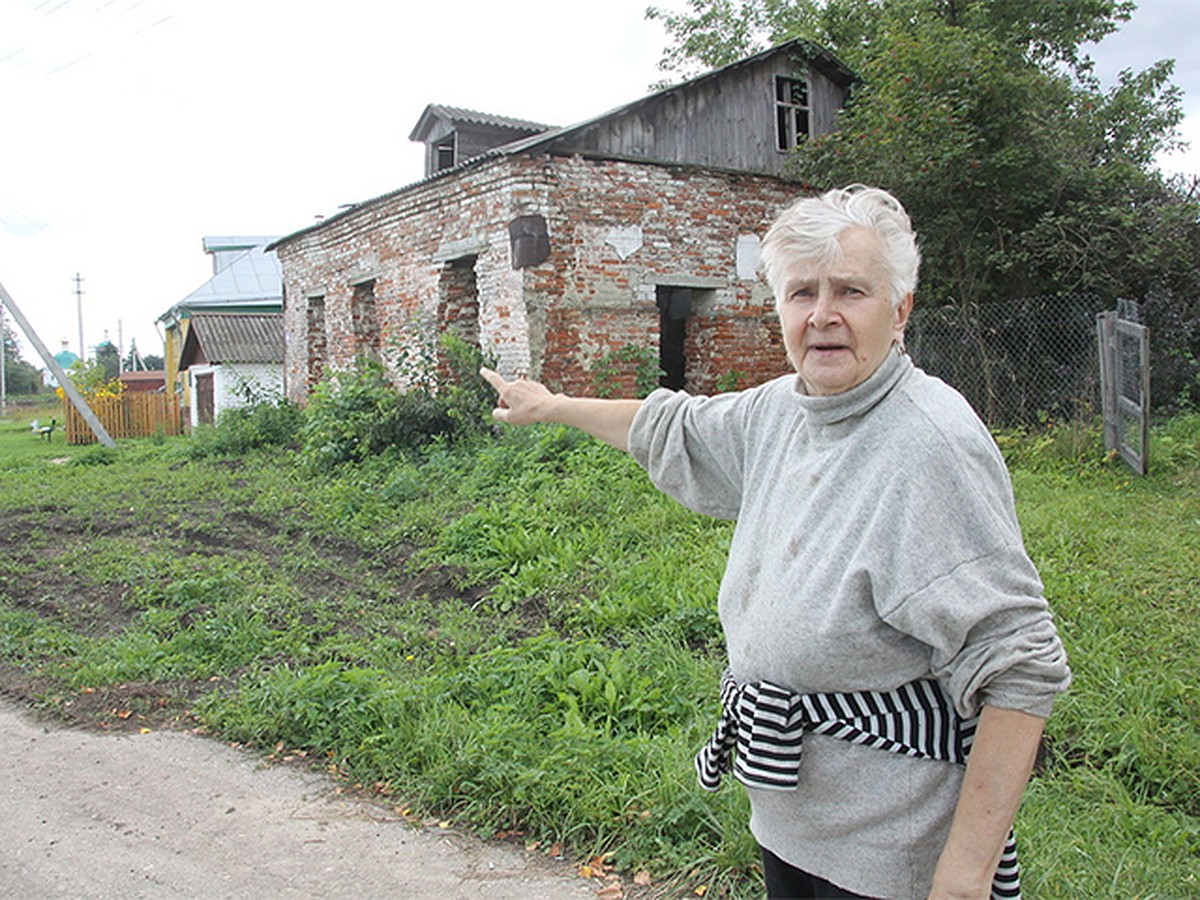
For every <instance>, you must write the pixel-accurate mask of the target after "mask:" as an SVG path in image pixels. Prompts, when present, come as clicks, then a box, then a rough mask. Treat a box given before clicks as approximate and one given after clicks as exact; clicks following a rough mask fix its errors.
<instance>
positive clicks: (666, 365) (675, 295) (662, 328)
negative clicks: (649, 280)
mask: <svg viewBox="0 0 1200 900" xmlns="http://www.w3.org/2000/svg"><path fill="white" fill-rule="evenodd" d="M693 294H694V291H693V290H692V288H686V287H670V286H668V285H660V286H659V287H658V289H657V290H656V291H655V295H656V296H655V300H656V302H657V303H658V366H659V368H660V369H662V373H663V374H662V376H661V377H660V378H659V380H658V383H659V384H660V385H662V386H663V387H665V388H670V389H671V390H673V391H679V390H683V387H684V385H685V384H686V383H687V354H686V353H685V350H684V346H685V343H686V340H687V320H688V316H690V315H691V314H692V301H693Z"/></svg>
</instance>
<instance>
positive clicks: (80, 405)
mask: <svg viewBox="0 0 1200 900" xmlns="http://www.w3.org/2000/svg"><path fill="white" fill-rule="evenodd" d="M0 304H2V305H4V306H7V307H8V311H9V312H10V313H12V317H13V318H14V319H16V320H17V324H18V325H20V326H21V330H22V331H24V332H25V337H27V338H29V342H30V343H31V344H33V349H34V350H36V351H37V352H38V355H39V356H41V357H42V362H44V363H45V364H46V368H47V369H49V370H50V371H51V372H53V373H54V377H55V378H57V379H58V386H59V387H61V388H62V389H63V392H64V393H65V394H66V395H67V399H68V400H70V401H71V404H72V405H73V406H74V407H75V408H76V409H77V410H79V414H80V415H81V416H83V420H84V421H85V422H87V423H88V425H89V427H91V429H92V434H94V435H96V439H97V440H99V441H100V443H102V444H103V445H104V446H105V447H109V448H114V449H115V448H116V446H117V442H116V441H114V440H113V439H112V436H111V435H109V433H108V430H107V429H106V428H105V427H104V423H103V422H101V421H100V419H99V418H98V417H97V416H96V414H95V413H94V412H93V411H92V408H91V407H90V406H88V403H87V400H85V399H84V397H83V394H81V393H79V388H77V387H75V383H74V382H73V381H71V377H70V376H69V375H68V374H67V373H66V372H65V371H63V367H62V366H60V365H59V364H58V360H56V359H55V358H54V357H53V356H51V355H50V351H49V350H47V349H46V345H45V344H43V343H42V339H41V338H40V337H38V335H37V332H36V331H34V330H33V326H32V325H30V324H29V320H28V319H26V318H25V315H24V313H22V312H21V310H20V309H18V308H17V303H16V301H15V300H13V298H12V297H11V296H9V293H8V291H6V290H5V289H4V285H3V284H0Z"/></svg>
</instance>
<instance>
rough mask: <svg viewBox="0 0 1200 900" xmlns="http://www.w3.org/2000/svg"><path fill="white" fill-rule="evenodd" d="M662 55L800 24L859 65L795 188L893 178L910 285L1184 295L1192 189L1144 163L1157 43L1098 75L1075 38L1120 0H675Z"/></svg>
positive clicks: (700, 58) (1165, 65)
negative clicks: (1114, 73) (682, 9)
mask: <svg viewBox="0 0 1200 900" xmlns="http://www.w3.org/2000/svg"><path fill="white" fill-rule="evenodd" d="M690 10H691V11H690V13H683V14H677V15H668V14H666V13H663V12H662V11H659V10H651V11H650V15H651V16H653V17H655V18H660V19H662V20H663V21H664V23H665V25H666V27H667V29H668V31H669V32H670V33H671V34H672V35H673V37H674V38H675V41H676V44H675V45H674V46H673V47H671V48H668V50H667V51H666V54H665V57H664V60H663V66H664V68H668V69H675V70H679V69H680V68H681V67H682V66H683V65H684V64H685V63H686V62H690V61H695V62H699V63H702V64H704V65H713V64H720V63H722V62H728V61H729V60H730V58H731V57H732V58H736V57H738V56H740V55H742V54H744V53H746V52H751V51H753V50H756V49H759V48H760V47H761V46H762V45H764V44H766V43H770V42H775V41H779V40H783V39H787V38H791V37H804V38H807V39H810V40H814V41H816V42H817V43H819V44H822V45H823V46H826V47H828V48H829V49H830V50H831V51H832V52H834V53H836V54H838V55H839V56H841V57H842V58H843V59H845V60H846V62H847V63H848V64H850V65H851V66H852V67H853V68H854V69H855V70H856V72H857V73H858V74H859V75H860V77H861V84H860V85H859V86H858V88H857V89H856V90H855V92H854V94H853V96H852V98H851V100H850V102H849V104H848V107H847V109H846V110H845V111H844V112H843V114H842V116H841V118H840V120H839V131H838V132H836V133H834V134H832V135H828V136H823V137H820V138H816V139H814V140H812V141H810V142H809V143H808V144H806V145H805V146H803V147H802V148H800V150H799V151H797V153H796V154H795V157H794V165H793V168H792V174H793V175H794V176H795V177H796V178H797V180H799V181H801V182H803V183H805V184H806V185H807V186H809V187H811V188H813V189H824V188H827V187H833V186H838V185H844V184H849V183H853V182H863V183H870V184H876V185H879V186H881V187H885V188H888V189H889V190H892V191H893V192H894V193H896V194H897V196H899V197H900V198H901V199H902V201H903V202H904V203H905V205H906V207H907V208H908V209H909V211H910V213H912V215H913V218H914V221H915V222H916V224H917V227H918V231H919V232H920V234H921V236H922V244H923V249H924V252H925V259H926V262H925V265H924V267H923V270H922V302H923V303H927V304H940V303H948V302H960V303H966V302H981V301H991V300H999V299H1005V298H1009V297H1015V296H1022V295H1029V294H1043V293H1053V292H1065V291H1078V290H1095V291H1101V292H1105V293H1109V294H1114V295H1121V296H1127V297H1131V298H1136V299H1141V298H1143V297H1144V296H1145V295H1146V293H1147V292H1148V291H1149V290H1151V289H1152V288H1157V289H1168V290H1171V291H1174V292H1183V295H1184V296H1195V290H1194V288H1195V287H1196V285H1195V284H1194V281H1195V275H1194V272H1193V268H1194V266H1193V260H1194V259H1195V254H1196V251H1197V249H1198V248H1200V238H1198V234H1197V227H1196V220H1197V206H1196V203H1195V200H1196V198H1195V196H1194V191H1192V190H1189V189H1188V188H1187V186H1185V185H1182V184H1180V183H1170V182H1168V181H1166V180H1165V179H1164V178H1163V177H1162V176H1161V174H1159V173H1158V172H1157V171H1155V170H1154V168H1153V161H1154V158H1155V156H1156V155H1157V154H1158V153H1160V152H1161V151H1163V150H1165V149H1169V148H1171V147H1172V146H1174V145H1175V142H1176V139H1177V137H1176V134H1177V133H1176V128H1177V126H1178V124H1179V122H1180V120H1181V118H1182V110H1181V105H1180V99H1181V98H1180V92H1179V90H1178V89H1177V88H1176V87H1174V86H1173V85H1172V84H1171V81H1170V77H1171V73H1172V69H1173V63H1172V62H1171V61H1163V62H1160V63H1157V64H1156V65H1154V66H1151V67H1150V68H1148V69H1146V70H1145V71H1143V72H1132V71H1126V72H1123V73H1122V74H1121V75H1120V77H1119V80H1118V82H1117V84H1116V85H1115V86H1113V87H1111V88H1109V89H1107V90H1104V89H1102V88H1101V86H1100V84H1099V82H1098V81H1097V79H1096V78H1095V77H1094V76H1093V75H1092V73H1091V64H1090V61H1089V60H1088V59H1087V58H1086V56H1084V55H1083V54H1082V53H1081V50H1080V45H1081V44H1082V43H1084V42H1087V41H1095V40H1098V39H1100V38H1102V37H1103V36H1104V35H1106V34H1109V33H1111V32H1113V31H1115V30H1116V29H1117V28H1118V27H1119V24H1120V22H1122V21H1124V20H1126V19H1128V18H1129V16H1130V14H1131V13H1132V10H1133V4H1132V3H1130V2H1128V0H1078V2H1071V3H1062V2H1059V0H1028V2H1015V0H1014V2H1008V0H824V2H821V0H791V2H785V0H740V2H733V0H691V3H690Z"/></svg>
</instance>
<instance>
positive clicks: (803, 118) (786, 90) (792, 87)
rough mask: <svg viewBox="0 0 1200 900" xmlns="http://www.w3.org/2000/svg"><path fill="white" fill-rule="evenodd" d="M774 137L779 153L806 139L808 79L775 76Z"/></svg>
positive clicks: (796, 145)
mask: <svg viewBox="0 0 1200 900" xmlns="http://www.w3.org/2000/svg"><path fill="white" fill-rule="evenodd" d="M775 137H776V141H777V144H776V146H777V147H778V148H779V152H781V153H786V152H788V151H789V150H792V149H793V148H795V147H798V146H799V145H800V144H801V143H803V141H804V140H805V139H806V138H807V137H808V79H806V78H804V77H803V76H787V75H776V76H775Z"/></svg>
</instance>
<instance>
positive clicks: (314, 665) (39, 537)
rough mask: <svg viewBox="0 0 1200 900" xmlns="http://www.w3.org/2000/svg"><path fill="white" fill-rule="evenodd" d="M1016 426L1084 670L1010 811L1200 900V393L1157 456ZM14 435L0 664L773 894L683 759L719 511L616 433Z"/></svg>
mask: <svg viewBox="0 0 1200 900" xmlns="http://www.w3.org/2000/svg"><path fill="white" fill-rule="evenodd" d="M12 437H13V438H14V439H15V438H16V437H17V435H16V434H15V433H14V434H13V435H12ZM19 437H20V439H22V440H25V441H33V440H34V439H33V438H31V437H30V435H29V434H28V433H27V432H26V433H22V434H20V435H19ZM1000 439H1001V444H1002V446H1003V448H1004V450H1005V452H1006V454H1007V455H1008V457H1009V459H1010V462H1011V464H1012V466H1013V472H1014V484H1015V488H1016V490H1017V494H1018V506H1019V511H1020V514H1021V518H1022V524H1023V527H1024V529H1025V532H1026V538H1027V541H1028V545H1029V549H1030V552H1031V554H1032V555H1033V557H1034V559H1035V561H1036V562H1037V564H1038V566H1039V568H1040V570H1041V572H1042V575H1043V578H1044V580H1045V582H1046V589H1047V595H1048V596H1049V597H1050V599H1051V602H1052V604H1053V606H1054V609H1055V612H1056V615H1057V617H1058V621H1059V624H1060V628H1061V631H1062V634H1063V637H1064V640H1065V641H1066V643H1067V646H1068V650H1069V652H1070V654H1071V662H1072V667H1073V669H1074V672H1075V684H1074V687H1073V689H1072V691H1071V692H1070V693H1069V694H1068V695H1067V696H1066V697H1065V698H1064V699H1063V700H1062V702H1061V703H1060V705H1059V707H1058V709H1057V710H1056V713H1055V716H1054V718H1053V719H1052V720H1051V723H1050V728H1049V731H1048V757H1047V761H1046V764H1045V766H1044V768H1043V770H1042V771H1041V772H1040V773H1039V774H1038V776H1037V777H1036V779H1035V781H1034V784H1033V786H1032V787H1031V789H1030V791H1029V794H1028V797H1027V800H1026V803H1025V806H1024V808H1023V810H1022V813H1021V819H1020V822H1019V828H1020V831H1021V834H1022V846H1023V850H1022V852H1023V856H1024V859H1025V863H1026V867H1025V873H1024V874H1025V879H1024V881H1025V887H1026V895H1027V896H1029V897H1034V898H1037V897H1042V898H1060V897H1076V896H1094V897H1135V896H1136V897H1143V898H1150V897H1160V898H1173V897H1188V896H1196V895H1198V894H1200V883H1198V881H1197V859H1198V857H1200V804H1198V801H1197V797H1200V782H1198V780H1197V777H1198V776H1197V773H1200V675H1198V674H1197V665H1196V661H1197V659H1200V588H1198V587H1197V585H1200V417H1196V416H1193V417H1182V418H1179V419H1176V420H1173V421H1172V422H1170V423H1166V424H1165V425H1164V426H1162V427H1160V428H1158V429H1156V431H1155V434H1154V441H1153V445H1152V454H1153V455H1152V460H1153V462H1152V472H1151V475H1150V476H1148V477H1146V478H1141V479H1139V478H1135V477H1133V476H1132V475H1130V474H1129V473H1128V472H1127V470H1125V469H1124V467H1123V466H1122V465H1121V464H1120V463H1116V462H1112V461H1105V460H1104V458H1103V451H1102V448H1099V447H1097V446H1096V436H1095V431H1094V429H1089V428H1087V427H1076V428H1074V429H1073V430H1072V431H1071V432H1070V433H1067V432H1064V431H1051V432H1046V433H1040V434H1010V435H1001V436H1000ZM7 441H8V438H6V437H5V435H4V433H3V432H0V663H4V664H6V665H8V666H13V667H17V668H18V669H19V670H20V671H22V672H25V673H28V674H29V676H30V677H31V678H36V679H38V681H37V683H38V684H39V685H40V686H41V687H40V696H41V700H42V702H43V704H44V705H46V706H47V707H48V708H52V709H57V710H59V711H60V712H64V713H65V712H67V711H68V704H72V703H78V702H79V701H80V700H81V698H82V697H84V696H85V694H86V692H88V691H100V690H116V689H117V688H118V687H119V686H121V685H129V684H139V685H144V684H163V685H175V684H178V683H180V682H187V683H190V684H192V685H194V686H198V687H201V688H203V689H204V693H203V696H202V697H201V698H200V699H199V700H198V701H197V702H196V703H195V706H194V709H195V711H196V714H197V715H198V716H199V717H200V718H201V719H202V720H203V721H204V722H205V723H206V724H207V726H208V727H209V728H210V729H211V730H212V731H213V732H214V733H218V734H220V735H222V736H224V737H226V738H229V739H235V740H241V741H246V742H250V743H253V744H256V745H258V746H262V747H264V748H267V747H273V746H275V745H277V744H278V743H280V742H282V743H283V744H284V745H285V746H287V747H289V748H296V749H304V750H307V751H309V752H310V753H311V754H314V755H319V756H321V758H322V759H325V760H326V761H327V764H328V765H330V766H332V767H334V768H336V769H337V770H338V771H339V772H341V773H343V774H344V775H345V776H346V777H347V778H351V779H353V780H354V781H355V782H361V783H363V784H365V785H374V786H375V789H376V790H378V791H379V792H381V793H384V794H387V795H389V796H391V797H392V798H393V799H395V800H396V802H398V803H403V804H404V805H406V806H410V807H411V808H413V809H415V810H423V811H428V812H431V813H432V812H435V811H436V812H437V814H438V815H442V816H448V815H452V816H454V817H456V818H457V819H459V820H460V821H461V822H463V823H470V824H472V825H474V826H476V827H477V828H479V829H480V830H481V831H483V832H485V833H491V832H496V831H513V830H519V831H523V832H525V833H526V834H527V835H529V836H530V838H531V839H532V838H537V839H542V840H546V841H552V840H553V841H563V842H565V843H567V844H568V846H570V847H571V848H572V849H574V850H575V851H577V852H579V853H582V854H595V853H600V852H610V853H612V854H613V858H614V860H615V861H616V862H617V863H618V864H620V865H621V866H623V867H626V868H627V869H630V870H633V869H641V868H646V869H648V870H649V871H650V872H651V873H652V874H653V875H654V878H655V880H656V882H657V883H659V884H660V885H664V886H666V887H669V888H670V889H671V890H672V891H674V892H679V893H690V892H691V891H693V890H694V889H696V888H697V887H699V886H700V885H704V886H706V887H707V888H708V895H709V896H745V897H750V896H757V895H758V893H759V890H758V888H757V886H756V883H755V876H754V874H753V869H754V867H755V855H756V854H755V847H754V845H753V842H752V840H751V839H750V838H749V836H748V833H747V831H746V827H745V823H746V804H745V799H744V796H743V792H742V791H741V790H740V789H739V788H737V787H736V786H734V785H727V786H726V787H724V788H722V790H721V791H719V792H717V793H716V794H707V793H704V792H702V791H700V790H699V789H698V788H697V787H696V785H695V782H694V775H693V770H692V764H691V758H692V754H693V753H694V752H695V750H696V749H697V748H698V746H699V745H700V743H701V742H702V741H703V740H704V739H705V738H706V737H707V735H708V733H709V730H710V728H711V726H712V724H713V716H714V715H715V712H716V700H715V688H716V684H717V678H718V674H719V671H720V668H721V665H722V656H723V649H722V647H721V643H720V630H719V626H718V623H717V620H716V615H715V609H714V598H715V595H716V588H717V584H718V580H719V577H720V572H721V568H722V562H723V559H724V555H725V552H726V551H727V548H728V541H729V526H728V525H726V524H723V523H718V522H713V521H711V520H707V519H704V518H702V517H699V516H696V515H693V514H690V513H688V512H686V511H685V510H682V509H681V508H680V507H679V506H677V505H676V504H674V503H673V502H672V501H670V500H667V499H666V498H664V497H662V496H660V495H659V494H657V493H656V492H655V491H654V490H653V489H652V488H650V487H649V486H648V484H647V483H646V480H645V478H644V476H643V475H642V474H641V473H640V472H639V471H638V470H637V468H636V466H635V465H634V464H633V463H632V461H631V460H629V459H628V458H627V457H626V456H624V455H622V454H620V453H617V452H616V451H612V450H610V449H609V448H606V447H604V446H603V445H600V444H598V443H596V442H594V441H591V440H589V439H586V438H583V437H581V436H580V435H578V434H577V433H574V432H571V431H569V430H566V429H562V428H553V427H544V428H532V429H524V430H518V431H513V432H510V433H507V434H505V435H504V436H503V438H502V439H494V438H492V439H477V440H476V441H475V442H474V443H471V442H468V443H466V444H457V445H456V444H453V443H450V442H449V441H439V440H434V441H432V442H429V443H427V444H425V445H424V446H423V448H422V449H421V450H419V451H413V452H403V453H401V452H388V453H385V454H383V455H377V456H372V457H370V458H368V459H366V460H365V461H363V462H361V463H356V464H344V465H340V466H336V467H326V468H324V469H323V470H322V471H321V472H320V473H319V474H317V475H314V473H313V469H312V467H311V466H307V467H306V466H303V465H300V464H299V463H298V461H297V454H296V453H294V452H293V451H290V450H279V449H276V450H253V449H251V450H247V451H244V452H240V455H237V456H230V455H226V454H223V453H222V452H220V451H219V449H213V448H212V447H211V446H209V447H206V449H205V451H204V452H203V453H200V454H197V453H195V452H194V446H193V445H190V444H189V442H188V441H187V440H186V439H180V440H177V441H166V442H160V443H157V444H156V443H154V442H141V443H129V444H123V445H122V447H121V449H120V450H119V451H118V452H117V453H116V454H110V455H107V456H106V457H105V458H104V459H103V460H99V461H100V462H102V464H97V465H62V464H56V463H51V462H49V460H48V459H47V458H46V457H41V456H38V455H36V454H35V455H32V456H22V455H20V454H15V455H14V456H13V457H6V454H7V447H8V443H7ZM59 449H60V451H61V448H59ZM6 458H13V459H19V460H20V461H19V462H17V463H13V464H11V465H9V464H6V462H5V460H6ZM96 459H98V458H96Z"/></svg>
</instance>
